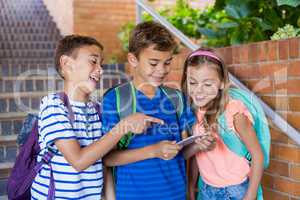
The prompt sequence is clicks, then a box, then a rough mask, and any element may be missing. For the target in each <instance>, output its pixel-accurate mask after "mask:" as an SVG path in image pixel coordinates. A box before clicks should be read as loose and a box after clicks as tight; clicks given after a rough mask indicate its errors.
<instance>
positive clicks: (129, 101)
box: [114, 82, 136, 149]
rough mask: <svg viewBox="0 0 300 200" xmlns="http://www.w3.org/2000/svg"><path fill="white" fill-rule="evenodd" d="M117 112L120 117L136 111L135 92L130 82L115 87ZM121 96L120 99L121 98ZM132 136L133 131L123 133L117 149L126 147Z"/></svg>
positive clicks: (122, 117)
mask: <svg viewBox="0 0 300 200" xmlns="http://www.w3.org/2000/svg"><path fill="white" fill-rule="evenodd" d="M114 90H115V93H116V103H117V112H118V114H119V117H120V119H124V118H125V117H127V116H129V115H131V114H132V113H135V112H136V92H135V88H134V86H133V83H132V82H127V83H124V84H121V85H119V86H117V87H115V89H114ZM121 98H122V99H121ZM132 137H133V133H131V132H129V133H128V134H126V135H124V136H123V137H122V138H121V139H120V141H119V142H118V148H119V149H126V148H127V147H128V145H129V143H130V140H131V139H132Z"/></svg>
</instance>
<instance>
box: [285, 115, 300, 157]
mask: <svg viewBox="0 0 300 200" xmlns="http://www.w3.org/2000/svg"><path fill="white" fill-rule="evenodd" d="M287 119H288V122H289V123H290V124H291V125H292V126H293V127H294V128H296V129H298V130H300V113H299V112H291V113H288V115H287ZM299 156H300V155H299Z"/></svg>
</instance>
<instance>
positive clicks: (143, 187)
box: [102, 88, 195, 200]
mask: <svg viewBox="0 0 300 200" xmlns="http://www.w3.org/2000/svg"><path fill="white" fill-rule="evenodd" d="M136 99H137V112H142V113H144V114H146V115H150V116H153V117H156V118H159V119H162V120H164V122H165V123H164V125H160V124H154V125H153V126H152V127H150V128H148V129H147V131H146V132H145V133H144V134H139V135H135V136H134V137H133V138H132V140H131V142H130V144H129V146H128V149H137V148H142V147H145V146H149V145H152V144H156V143H159V142H161V141H163V140H170V141H174V140H176V141H180V140H181V132H182V131H183V130H185V129H186V128H187V127H189V126H192V125H193V124H194V122H195V116H194V114H193V113H192V111H191V109H190V108H189V107H188V106H186V105H185V106H184V111H183V114H182V115H181V116H180V118H179V119H178V117H177V115H176V111H175V108H174V106H173V104H172V102H171V100H170V99H169V98H168V97H167V96H166V95H165V93H164V92H163V91H162V90H161V89H160V88H157V89H156V94H155V96H154V97H153V98H152V99H149V98H148V97H147V96H145V95H144V94H143V93H142V92H141V91H137V90H136ZM121 100H122V97H121ZM102 112H103V113H102V120H103V121H102V128H103V131H104V132H108V131H109V130H110V129H111V128H112V127H113V126H115V124H116V123H118V122H119V121H120V118H119V115H118V113H117V109H116V95H115V90H111V91H109V92H108V93H107V94H106V95H105V96H104V98H103V110H102ZM116 197H117V199H118V200H123V199H124V200H141V199H143V200H147V199H149V200H153V199H163V200H183V199H185V198H186V170H185V161H184V158H183V155H182V154H181V153H179V154H178V155H177V156H176V157H175V158H173V159H172V160H168V161H165V160H162V159H159V158H153V159H147V160H143V161H138V162H135V163H130V164H127V165H122V166H118V167H117V168H116Z"/></svg>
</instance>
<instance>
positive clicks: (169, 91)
mask: <svg viewBox="0 0 300 200" xmlns="http://www.w3.org/2000/svg"><path fill="white" fill-rule="evenodd" d="M159 88H160V89H161V90H162V91H163V92H164V93H165V95H166V96H167V97H168V98H169V99H170V100H171V102H172V104H173V106H174V108H175V109H176V115H177V118H178V119H180V117H181V115H182V113H183V97H182V95H181V93H180V92H179V91H178V90H176V89H174V88H170V87H167V86H160V87H159Z"/></svg>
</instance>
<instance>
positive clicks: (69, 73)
mask: <svg viewBox="0 0 300 200" xmlns="http://www.w3.org/2000/svg"><path fill="white" fill-rule="evenodd" d="M102 62H103V55H102V51H101V49H100V48H99V47H98V46H96V45H86V46H82V47H80V48H78V49H77V50H75V51H74V53H73V55H72V56H62V58H61V63H63V64H62V73H63V75H64V78H65V82H66V83H67V84H69V85H71V87H73V88H74V92H76V93H82V94H83V95H89V94H90V93H92V92H93V91H94V90H95V89H96V86H97V83H98V82H99V80H100V78H101V75H102V67H101V64H102Z"/></svg>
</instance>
